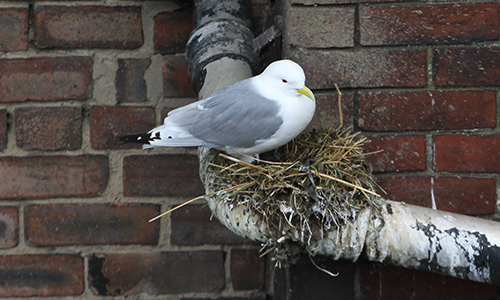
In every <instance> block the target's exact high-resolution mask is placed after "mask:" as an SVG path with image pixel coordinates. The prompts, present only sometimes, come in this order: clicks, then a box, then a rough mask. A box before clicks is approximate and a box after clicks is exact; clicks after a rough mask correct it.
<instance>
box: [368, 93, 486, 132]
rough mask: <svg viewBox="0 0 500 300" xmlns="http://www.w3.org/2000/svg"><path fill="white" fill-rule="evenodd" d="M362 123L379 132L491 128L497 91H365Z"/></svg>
mask: <svg viewBox="0 0 500 300" xmlns="http://www.w3.org/2000/svg"><path fill="white" fill-rule="evenodd" d="M358 124H359V126H360V127H361V128H363V129H365V130H376V131H395V130H440V129H473V128H491V127H495V125H496V93H495V92H494V91H415V92H363V93H360V95H359V121H358Z"/></svg>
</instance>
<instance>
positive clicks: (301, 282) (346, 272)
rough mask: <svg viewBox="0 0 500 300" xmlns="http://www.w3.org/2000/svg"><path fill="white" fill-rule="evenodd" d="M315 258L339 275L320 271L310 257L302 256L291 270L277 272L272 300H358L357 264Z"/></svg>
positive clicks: (317, 261)
mask: <svg viewBox="0 0 500 300" xmlns="http://www.w3.org/2000/svg"><path fill="white" fill-rule="evenodd" d="M312 259H313V260H314V263H316V264H317V265H318V266H320V267H321V268H324V269H326V270H328V271H330V272H332V273H334V274H336V273H339V276H337V277H333V276H330V275H328V274H326V273H325V272H322V271H320V270H318V268H317V267H316V266H314V265H313V264H312V263H311V260H310V259H309V257H307V256H302V257H301V258H300V260H299V261H298V262H297V263H295V264H293V265H291V266H290V267H289V268H276V269H275V276H274V298H273V299H275V300H287V299H288V300H304V299H324V300H330V299H332V300H333V299H335V300H338V299H340V300H350V299H355V297H354V282H355V279H354V276H355V270H356V266H355V264H353V263H352V262H351V261H334V260H332V258H331V257H317V256H316V257H312ZM287 273H288V274H287ZM325 287H328V288H325ZM332 291H334V292H332Z"/></svg>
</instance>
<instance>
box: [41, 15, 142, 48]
mask: <svg viewBox="0 0 500 300" xmlns="http://www.w3.org/2000/svg"><path fill="white" fill-rule="evenodd" d="M34 25H35V37H34V40H35V43H36V45H37V46H38V47H40V48H103V49H110V48H115V49H135V48H138V47H140V46H141V45H142V43H143V36H142V19H141V8H140V7H139V6H85V5H82V6H63V5H57V6H56V5H54V6H37V7H36V8H35V19H34Z"/></svg>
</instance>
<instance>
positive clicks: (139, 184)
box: [123, 154, 205, 197]
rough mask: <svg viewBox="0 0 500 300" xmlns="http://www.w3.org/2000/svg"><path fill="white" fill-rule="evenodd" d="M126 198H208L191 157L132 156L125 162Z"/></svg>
mask: <svg viewBox="0 0 500 300" xmlns="http://www.w3.org/2000/svg"><path fill="white" fill-rule="evenodd" d="M123 194H124V195H125V196H127V197H197V196H201V195H204V194H205V190H204V188H203V185H202V184H201V181H200V178H199V174H198V158H197V157H196V155H192V154H166V155H131V156H127V157H125V158H124V159H123Z"/></svg>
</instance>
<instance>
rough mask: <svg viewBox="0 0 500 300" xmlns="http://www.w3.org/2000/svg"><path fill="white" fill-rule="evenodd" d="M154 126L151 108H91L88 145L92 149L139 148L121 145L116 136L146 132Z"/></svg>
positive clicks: (131, 145) (130, 144)
mask: <svg viewBox="0 0 500 300" xmlns="http://www.w3.org/2000/svg"><path fill="white" fill-rule="evenodd" d="M154 126H155V112H154V109H153V108H152V107H141V106H92V108H91V109H90V144H91V145H92V148H94V149H99V150H102V149H130V148H140V147H141V145H140V144H136V143H128V144H123V143H122V142H120V141H118V140H117V139H116V137H117V136H120V135H125V134H130V133H140V132H147V131H149V130H151V129H152V128H153V127H154Z"/></svg>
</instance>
